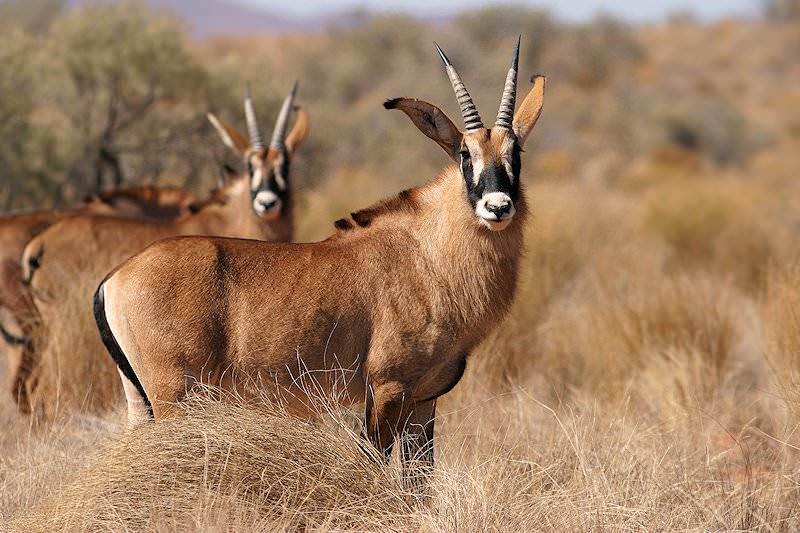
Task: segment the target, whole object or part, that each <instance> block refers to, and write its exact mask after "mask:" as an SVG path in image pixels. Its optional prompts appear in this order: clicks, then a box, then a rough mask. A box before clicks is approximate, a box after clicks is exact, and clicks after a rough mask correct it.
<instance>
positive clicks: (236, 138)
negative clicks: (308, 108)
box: [208, 82, 309, 220]
mask: <svg viewBox="0 0 800 533" xmlns="http://www.w3.org/2000/svg"><path fill="white" fill-rule="evenodd" d="M296 94H297V82H295V84H294V86H293V87H292V90H291V91H290V92H289V94H288V95H287V96H286V98H285V99H284V100H283V104H282V105H281V109H280V112H279V113H278V118H277V119H276V121H275V128H274V129H273V131H272V138H271V140H270V142H269V145H267V143H266V142H264V136H263V135H262V133H261V129H260V128H259V126H258V120H257V118H256V112H255V109H254V107H253V100H252V98H251V97H250V87H249V86H248V87H247V89H246V91H245V98H244V114H245V119H246V121H247V134H248V137H247V138H246V137H245V136H244V135H242V134H241V133H239V132H238V131H237V130H236V129H235V128H233V127H231V126H230V125H228V124H226V123H224V122H223V121H221V120H220V119H218V118H217V117H216V116H214V115H212V114H209V115H208V120H209V121H211V124H212V125H213V126H214V128H216V130H217V132H218V133H219V135H220V137H222V141H223V142H224V143H225V144H226V145H227V146H229V147H230V148H232V149H234V150H236V151H237V152H238V153H240V154H242V156H244V161H245V165H246V166H247V172H248V176H249V178H250V197H251V200H252V206H253V210H254V211H255V212H256V214H257V215H258V216H260V217H261V218H263V219H265V220H277V219H279V218H280V217H281V215H282V214H283V213H284V212H285V211H286V207H287V205H288V202H289V194H290V188H289V164H290V163H291V159H292V156H293V154H294V152H295V150H297V148H298V147H299V146H300V145H301V144H302V143H303V141H304V140H305V138H306V135H308V129H309V124H308V114H307V113H306V112H305V111H304V110H303V109H301V108H300V107H299V106H296V105H295V104H294V99H295V95H296ZM293 111H296V112H297V119H296V120H295V123H294V126H293V127H292V129H291V131H290V132H289V133H288V135H287V128H288V125H289V117H290V115H291V114H292V112H293Z"/></svg>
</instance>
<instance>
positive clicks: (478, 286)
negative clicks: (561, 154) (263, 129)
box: [95, 45, 545, 466]
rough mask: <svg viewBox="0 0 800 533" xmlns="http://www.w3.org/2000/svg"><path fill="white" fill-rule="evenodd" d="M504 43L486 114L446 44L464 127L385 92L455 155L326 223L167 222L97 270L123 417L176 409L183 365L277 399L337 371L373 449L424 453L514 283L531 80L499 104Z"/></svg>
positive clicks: (292, 404)
mask: <svg viewBox="0 0 800 533" xmlns="http://www.w3.org/2000/svg"><path fill="white" fill-rule="evenodd" d="M518 52H519V45H517V50H516V51H515V54H514V61H513V63H512V67H511V69H510V71H509V75H508V81H507V83H506V87H505V90H504V93H503V98H502V103H501V107H500V112H499V113H498V118H497V123H496V124H495V126H494V127H493V128H491V129H486V128H484V127H483V125H482V122H481V121H480V116H479V115H478V112H477V109H476V108H475V105H474V103H473V102H472V99H471V98H470V97H469V94H468V93H467V91H466V89H465V87H464V84H463V83H462V82H461V79H460V78H459V76H458V74H457V73H456V71H455V69H454V68H453V66H452V65H451V64H450V62H449V61H448V60H447V59H446V57H445V56H444V54H442V58H443V59H444V61H445V65H446V68H447V71H448V74H449V76H450V79H451V81H452V84H453V87H454V89H455V91H456V95H457V97H458V99H459V102H460V103H461V108H462V114H463V116H464V120H465V123H466V125H467V129H466V131H465V132H461V131H459V130H458V129H457V128H456V127H455V126H454V125H453V123H452V122H451V121H450V119H448V118H447V117H446V116H445V114H444V113H443V112H442V111H441V110H439V109H438V108H437V107H435V106H433V105H431V104H429V103H427V102H423V101H420V100H415V99H409V98H398V99H395V100H390V101H388V102H386V103H385V104H384V105H385V107H386V108H388V109H400V110H402V111H403V112H405V113H406V114H407V115H408V116H409V117H410V118H411V120H412V121H413V122H414V124H416V126H417V127H418V128H419V129H420V130H421V131H422V132H423V133H424V134H425V135H427V136H428V137H430V138H431V139H433V140H434V141H436V142H437V143H438V144H439V145H440V146H441V147H442V148H444V150H445V151H446V152H447V154H448V155H449V156H450V157H451V158H452V159H453V160H454V161H456V162H457V163H458V165H450V166H448V167H446V168H445V169H444V170H443V171H442V172H441V173H440V174H439V175H438V176H437V177H436V178H434V179H433V180H432V181H430V182H429V183H427V184H426V185H423V186H422V187H419V188H416V189H412V190H408V191H404V192H402V193H400V195H398V196H397V197H395V198H392V199H389V200H386V201H383V202H381V203H379V204H377V205H374V206H372V207H370V208H368V209H365V210H363V211H359V212H357V213H353V214H352V217H351V218H349V219H342V220H339V221H337V223H336V227H337V228H338V231H337V233H336V234H335V235H334V236H332V237H330V238H329V239H327V240H325V241H322V242H318V243H312V244H267V243H261V242H256V241H248V240H238V239H222V238H211V237H191V238H177V239H169V240H165V241H161V242H159V243H157V244H155V245H153V246H151V247H149V248H148V249H146V250H145V251H144V252H142V253H140V254H138V255H137V256H135V257H134V258H132V259H130V260H129V261H127V262H126V263H124V264H123V265H122V266H120V267H119V268H118V269H117V271H116V272H115V273H113V274H112V275H110V277H109V278H108V279H106V281H105V282H103V283H102V284H101V285H100V287H99V288H98V291H97V294H96V296H95V319H96V321H97V324H98V327H99V329H100V332H101V336H102V337H103V340H104V342H105V344H106V347H107V348H108V350H109V352H110V353H111V355H112V357H113V358H114V360H115V361H116V362H117V364H118V366H119V372H120V375H121V377H122V381H123V386H124V389H125V394H126V397H127V401H128V419H129V423H131V424H135V423H137V422H139V421H141V420H144V419H147V418H148V414H149V415H151V416H153V417H155V418H156V419H159V418H163V417H165V416H168V415H170V414H172V413H175V412H176V406H175V402H177V401H179V400H181V399H182V398H184V397H185V395H186V394H187V391H189V390H191V388H192V385H193V384H194V383H196V382H202V383H211V384H213V385H218V386H222V387H223V388H231V387H237V388H238V387H239V386H240V385H241V386H245V383H246V380H250V379H253V378H256V379H258V380H259V381H260V382H261V383H262V384H263V385H265V386H269V387H271V388H270V390H271V391H272V392H273V393H274V395H275V397H276V398H280V399H281V400H282V401H284V402H285V404H286V405H287V407H288V408H289V409H290V411H292V412H295V413H297V414H299V415H302V416H307V415H313V413H310V412H309V408H308V407H307V405H308V393H307V389H306V388H304V387H303V386H301V383H302V382H303V381H305V382H309V380H311V379H313V383H314V387H313V388H314V389H315V392H317V391H319V390H322V391H325V392H326V393H329V394H338V393H340V392H341V390H337V389H341V388H342V387H343V388H344V389H345V390H346V394H345V395H344V397H340V399H339V401H341V402H342V403H350V402H352V403H360V402H365V404H366V405H365V427H366V432H367V434H368V437H369V439H370V440H371V441H372V442H373V443H374V444H375V445H376V446H377V447H378V448H379V449H380V450H383V451H384V452H385V453H386V454H387V456H388V454H389V453H390V452H391V450H392V447H393V443H394V441H395V437H396V435H397V434H399V433H404V434H405V435H406V436H407V437H408V438H407V439H405V440H404V442H405V445H404V446H403V447H402V450H401V452H402V453H401V457H402V458H403V460H404V461H406V462H407V461H409V460H410V459H412V458H415V457H416V458H418V459H421V460H422V461H423V464H426V465H429V466H432V462H433V448H432V438H433V424H434V422H433V421H434V413H435V405H436V399H437V398H438V397H439V396H441V395H443V394H445V393H447V392H448V391H449V390H450V389H452V388H453V387H454V386H455V385H456V384H457V383H458V381H459V379H460V378H461V375H462V373H463V371H464V368H465V365H466V359H467V355H468V354H469V352H470V350H472V348H473V347H474V346H475V345H476V344H477V343H479V342H480V341H481V340H482V339H483V338H484V337H485V336H486V334H487V333H488V332H489V331H491V330H492V329H493V328H494V327H496V326H497V324H498V323H499V322H500V320H501V319H502V318H503V316H504V315H505V314H506V312H507V311H508V309H509V306H510V305H511V302H512V299H513V297H514V293H515V288H516V284H517V270H518V265H519V259H520V254H521V251H522V239H523V226H524V221H525V219H526V216H527V207H526V202H525V197H524V194H523V193H522V182H521V176H520V152H521V148H522V145H523V144H524V142H525V140H526V138H527V137H528V134H529V133H530V131H531V129H532V128H533V126H534V124H535V123H536V121H537V119H538V117H539V114H540V111H541V108H542V103H543V94H544V84H545V83H544V78H543V77H536V78H535V79H534V80H533V82H534V85H533V88H532V90H531V92H530V94H529V95H528V97H527V98H526V99H525V101H524V102H523V103H522V105H521V107H520V109H519V110H518V111H517V113H516V115H513V113H514V101H515V95H516V70H517V57H518ZM511 116H513V117H514V118H513V122H512V119H511V118H510V117H511ZM245 389H246V386H245Z"/></svg>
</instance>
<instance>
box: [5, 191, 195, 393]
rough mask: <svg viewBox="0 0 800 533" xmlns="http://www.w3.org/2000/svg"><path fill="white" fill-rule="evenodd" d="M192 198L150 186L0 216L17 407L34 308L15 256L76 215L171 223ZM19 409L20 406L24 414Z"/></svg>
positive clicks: (7, 324) (13, 391) (22, 386)
mask: <svg viewBox="0 0 800 533" xmlns="http://www.w3.org/2000/svg"><path fill="white" fill-rule="evenodd" d="M192 201H194V197H193V196H192V195H191V194H190V193H188V192H185V191H182V190H180V189H175V188H159V187H154V186H143V187H131V188H128V189H121V190H118V191H106V192H103V193H100V194H98V195H94V196H91V197H89V198H87V199H86V201H85V203H84V205H83V206H81V207H79V208H75V209H48V210H45V211H34V212H28V213H17V214H10V215H5V216H0V309H3V310H4V313H3V318H4V319H5V320H4V321H3V323H2V324H1V325H0V327H3V328H4V329H5V330H6V331H9V332H13V333H15V335H17V336H19V337H20V340H21V341H22V343H23V346H19V347H12V346H8V347H7V352H8V356H9V364H10V369H11V374H12V376H13V385H12V395H13V397H14V399H15V400H16V401H17V402H18V404H19V405H20V406H27V405H28V402H27V390H26V388H25V387H24V383H23V381H24V380H23V381H20V375H21V374H25V373H26V371H25V369H23V371H22V372H20V365H21V364H23V363H22V361H23V360H25V359H26V356H25V355H23V354H22V353H19V352H21V351H24V350H30V349H31V347H30V346H24V344H29V343H30V338H31V335H32V333H33V323H34V322H35V321H36V309H35V307H34V305H33V300H32V298H31V295H30V292H29V291H28V288H27V287H26V286H25V285H23V283H22V269H21V267H20V257H21V256H22V252H23V250H24V247H25V244H27V243H28V241H30V240H31V239H32V238H34V237H35V236H36V235H38V234H39V233H41V232H42V231H44V230H46V229H47V228H48V227H50V226H51V225H53V224H55V223H56V222H59V221H61V220H63V219H65V218H68V217H72V216H76V215H78V214H81V213H98V214H99V213H107V214H116V215H117V216H127V217H147V218H165V217H167V218H171V217H177V216H180V215H182V214H185V213H187V212H188V205H189V203H190V202H192ZM24 408H25V407H23V409H24Z"/></svg>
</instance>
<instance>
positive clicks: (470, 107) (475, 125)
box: [433, 42, 483, 131]
mask: <svg viewBox="0 0 800 533" xmlns="http://www.w3.org/2000/svg"><path fill="white" fill-rule="evenodd" d="M433 44H434V46H436V51H437V52H439V56H441V58H442V61H444V68H445V71H446V72H447V76H448V77H449V78H450V83H451V84H453V90H454V91H455V93H456V99H457V100H458V105H459V106H461V116H462V117H463V118H464V129H466V130H467V131H472V130H478V129H481V128H483V122H481V116H480V115H479V114H478V109H477V108H476V107H475V102H473V101H472V97H471V96H470V95H469V92H467V88H466V87H465V86H464V82H463V81H461V76H459V75H458V72H456V69H455V68H454V67H453V65H452V64H451V63H450V60H449V59H447V56H446V55H444V52H443V51H442V49H441V48H439V45H438V44H436V43H435V42H434V43H433Z"/></svg>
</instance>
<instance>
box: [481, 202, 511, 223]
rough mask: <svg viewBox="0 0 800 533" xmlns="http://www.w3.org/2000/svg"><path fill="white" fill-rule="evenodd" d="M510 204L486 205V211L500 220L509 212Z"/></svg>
mask: <svg viewBox="0 0 800 533" xmlns="http://www.w3.org/2000/svg"><path fill="white" fill-rule="evenodd" d="M511 207H512V204H511V202H503V203H500V204H490V203H487V204H486V210H487V211H489V212H491V213H492V214H494V216H496V217H497V220H502V219H503V218H505V217H506V216H507V215H508V214H509V213H510V212H511Z"/></svg>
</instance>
